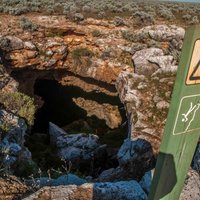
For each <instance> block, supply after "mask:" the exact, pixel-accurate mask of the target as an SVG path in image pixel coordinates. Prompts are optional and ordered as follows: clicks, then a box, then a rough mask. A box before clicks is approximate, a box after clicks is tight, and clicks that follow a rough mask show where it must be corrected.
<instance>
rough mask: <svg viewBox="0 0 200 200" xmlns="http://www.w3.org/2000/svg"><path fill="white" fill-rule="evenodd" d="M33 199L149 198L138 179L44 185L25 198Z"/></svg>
mask: <svg viewBox="0 0 200 200" xmlns="http://www.w3.org/2000/svg"><path fill="white" fill-rule="evenodd" d="M32 199H34V200H39V199H52V200H53V199H65V200H70V199H77V200H78V199H81V200H113V199H117V200H147V195H146V194H145V192H144V191H143V190H142V188H141V186H140V185H139V183H137V182H136V181H121V182H115V183H111V182H106V183H94V184H92V183H87V184H83V185H81V186H76V185H69V186H58V187H44V188H42V189H40V190H39V191H37V192H36V193H34V194H32V195H30V196H29V197H27V198H24V200H32Z"/></svg>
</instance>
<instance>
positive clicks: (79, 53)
mask: <svg viewBox="0 0 200 200" xmlns="http://www.w3.org/2000/svg"><path fill="white" fill-rule="evenodd" d="M93 56H94V53H93V52H92V51H90V50H89V49H88V48H87V47H78V48H76V49H74V50H73V51H72V58H73V60H74V62H75V64H83V63H84V61H85V64H86V65H88V66H89V65H91V60H90V59H91V58H92V57H93Z"/></svg>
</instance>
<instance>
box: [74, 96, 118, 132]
mask: <svg viewBox="0 0 200 200" xmlns="http://www.w3.org/2000/svg"><path fill="white" fill-rule="evenodd" d="M73 101H74V102H75V103H76V104H77V105H78V106H79V107H81V108H83V109H84V110H86V112H87V116H88V117H91V116H96V117H97V118H98V119H103V120H105V123H106V125H107V126H108V127H110V128H111V129H114V128H118V127H119V126H120V124H121V123H122V118H121V115H120V112H119V109H118V106H113V105H110V104H108V103H101V104H100V103H97V102H96V101H92V100H87V99H84V98H80V97H79V98H73Z"/></svg>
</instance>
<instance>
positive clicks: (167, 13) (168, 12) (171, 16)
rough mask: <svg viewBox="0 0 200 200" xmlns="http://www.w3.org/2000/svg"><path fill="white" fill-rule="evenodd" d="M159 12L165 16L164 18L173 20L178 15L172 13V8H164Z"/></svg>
mask: <svg viewBox="0 0 200 200" xmlns="http://www.w3.org/2000/svg"><path fill="white" fill-rule="evenodd" d="M159 14H160V16H161V17H163V18H164V19H167V20H173V19H176V17H175V16H174V14H173V13H172V11H171V10H169V9H166V8H163V9H161V10H160V11H159Z"/></svg>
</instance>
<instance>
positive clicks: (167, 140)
mask: <svg viewBox="0 0 200 200" xmlns="http://www.w3.org/2000/svg"><path fill="white" fill-rule="evenodd" d="M199 136H200V27H199V26H194V27H191V28H189V29H188V30H187V31H186V35H185V39H184V44H183V50H182V54H181V60H180V63H179V67H178V72H177V77H176V82H175V86H174V91H173V95H172V100H171V105H170V109H169V113H168V117H167V122H166V126H165V131H164V136H163V139H162V144H161V147H160V153H159V155H158V160H157V164H156V169H155V173H154V177H153V182H152V186H151V190H150V193H149V198H148V199H149V200H160V199H162V200H178V199H179V196H180V193H181V191H182V188H183V185H184V181H185V178H186V175H187V172H188V169H189V167H190V164H191V161H192V158H193V155H194V152H195V148H196V146H197V142H198V140H199Z"/></svg>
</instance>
